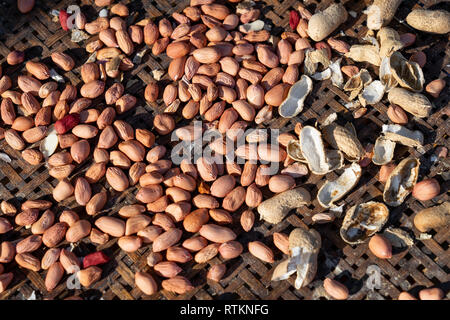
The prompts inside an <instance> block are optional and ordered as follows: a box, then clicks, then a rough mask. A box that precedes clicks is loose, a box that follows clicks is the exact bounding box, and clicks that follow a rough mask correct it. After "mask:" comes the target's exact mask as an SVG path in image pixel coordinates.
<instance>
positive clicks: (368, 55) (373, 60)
mask: <svg viewBox="0 0 450 320" xmlns="http://www.w3.org/2000/svg"><path fill="white" fill-rule="evenodd" d="M345 56H346V57H347V58H350V59H352V60H353V61H356V62H368V63H370V64H373V65H375V66H379V65H380V64H381V58H380V54H379V52H378V48H377V47H376V46H372V45H364V44H355V45H353V46H351V47H350V51H349V52H347V53H346V54H345Z"/></svg>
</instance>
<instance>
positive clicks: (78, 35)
mask: <svg viewBox="0 0 450 320" xmlns="http://www.w3.org/2000/svg"><path fill="white" fill-rule="evenodd" d="M89 38H90V35H88V34H87V33H86V32H84V31H83V30H80V29H76V28H75V29H72V35H71V38H70V41H72V42H81V41H84V40H87V39H89Z"/></svg>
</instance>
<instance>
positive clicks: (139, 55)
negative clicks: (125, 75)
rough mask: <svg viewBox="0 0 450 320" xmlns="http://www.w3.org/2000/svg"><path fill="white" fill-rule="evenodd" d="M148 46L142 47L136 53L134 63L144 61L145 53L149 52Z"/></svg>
mask: <svg viewBox="0 0 450 320" xmlns="http://www.w3.org/2000/svg"><path fill="white" fill-rule="evenodd" d="M147 50H148V47H146V48H144V49H141V50H139V51H138V53H136V55H135V56H134V58H133V63H134V64H141V62H142V57H143V56H144V55H145V53H146V52H147Z"/></svg>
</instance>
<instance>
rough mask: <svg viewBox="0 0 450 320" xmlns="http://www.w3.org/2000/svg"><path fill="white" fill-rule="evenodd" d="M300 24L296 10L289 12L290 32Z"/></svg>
mask: <svg viewBox="0 0 450 320" xmlns="http://www.w3.org/2000/svg"><path fill="white" fill-rule="evenodd" d="M299 22H300V14H299V13H298V11H296V10H291V13H290V14H289V25H290V26H291V29H292V30H295V29H296V28H297V26H298V23H299Z"/></svg>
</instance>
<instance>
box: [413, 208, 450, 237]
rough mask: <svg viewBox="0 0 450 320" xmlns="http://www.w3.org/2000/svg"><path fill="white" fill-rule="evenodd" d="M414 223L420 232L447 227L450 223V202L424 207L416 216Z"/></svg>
mask: <svg viewBox="0 0 450 320" xmlns="http://www.w3.org/2000/svg"><path fill="white" fill-rule="evenodd" d="M414 225H415V226H416V228H417V230H419V231H420V232H427V231H428V230H430V229H438V228H445V227H448V226H449V225H450V202H448V201H446V202H444V203H443V204H441V205H438V206H434V207H431V208H426V209H423V210H422V211H420V212H418V213H417V214H416V215H415V216H414Z"/></svg>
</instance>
